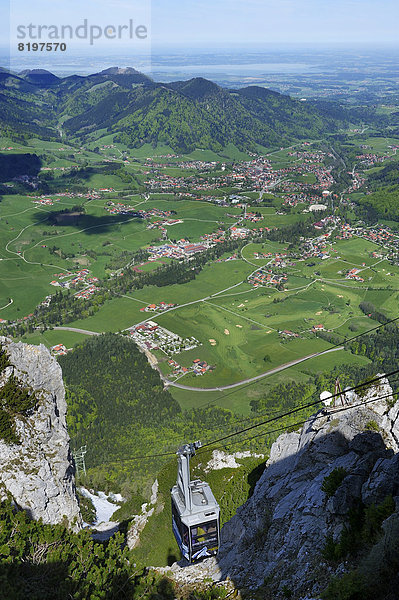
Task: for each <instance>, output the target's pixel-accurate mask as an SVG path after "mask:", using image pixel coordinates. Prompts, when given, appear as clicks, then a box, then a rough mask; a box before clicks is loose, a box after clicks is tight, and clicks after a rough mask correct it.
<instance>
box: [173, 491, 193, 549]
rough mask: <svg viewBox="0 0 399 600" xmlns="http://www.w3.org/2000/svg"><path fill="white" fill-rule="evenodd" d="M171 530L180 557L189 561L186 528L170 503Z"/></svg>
mask: <svg viewBox="0 0 399 600" xmlns="http://www.w3.org/2000/svg"><path fill="white" fill-rule="evenodd" d="M172 529H173V533H174V535H175V538H176V541H177V543H178V545H179V548H180V550H181V553H182V555H183V556H184V557H185V558H187V560H188V559H189V552H190V547H189V546H190V544H189V535H188V527H187V525H185V524H184V523H182V520H181V518H180V516H179V513H178V511H177V508H176V506H175V503H174V502H173V501H172Z"/></svg>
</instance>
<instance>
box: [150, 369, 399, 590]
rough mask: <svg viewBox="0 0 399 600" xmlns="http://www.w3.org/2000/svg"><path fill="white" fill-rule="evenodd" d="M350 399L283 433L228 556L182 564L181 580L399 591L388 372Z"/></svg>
mask: <svg viewBox="0 0 399 600" xmlns="http://www.w3.org/2000/svg"><path fill="white" fill-rule="evenodd" d="M348 402H349V406H348V407H346V408H345V409H343V408H342V407H341V408H339V407H338V408H336V409H333V408H331V409H328V410H327V412H325V413H323V412H318V413H317V414H315V415H313V416H312V417H311V418H310V419H309V420H308V421H307V422H306V423H305V425H304V426H303V428H301V429H300V430H297V431H293V432H291V433H284V434H283V435H281V436H280V437H279V438H278V439H277V441H276V442H275V443H274V444H273V446H272V448H271V452H270V458H269V460H268V461H267V463H266V468H265V470H264V472H263V474H262V475H261V477H260V478H259V480H258V482H257V483H256V486H255V490H254V492H253V495H252V496H251V497H250V499H249V500H248V501H247V502H246V503H245V504H244V505H243V506H241V507H240V508H239V509H238V511H237V513H236V514H235V516H233V518H232V519H231V520H230V521H229V522H228V523H227V524H226V525H225V526H224V527H223V529H222V546H221V549H220V553H219V556H218V558H217V559H207V560H205V561H204V562H202V563H201V564H199V565H197V566H193V567H188V568H181V567H180V566H179V565H177V564H175V565H173V567H172V572H173V576H174V578H175V579H176V580H177V581H179V582H187V581H191V582H192V583H193V582H195V581H197V582H198V581H201V580H203V579H204V578H206V577H208V578H210V579H213V580H214V581H225V580H226V579H227V580H231V581H233V582H234V584H235V586H236V588H237V589H238V590H240V591H241V592H242V593H243V595H244V597H247V596H248V595H249V597H251V598H256V599H265V600H269V599H270V600H271V599H273V600H280V599H281V600H283V599H284V598H291V599H292V600H305V599H310V598H312V599H316V598H317V599H320V598H322V599H323V600H337V599H340V600H369V599H370V600H371V599H373V600H383V599H384V600H388V599H389V600H391V599H394V598H396V597H397V595H396V590H397V583H398V582H397V567H398V560H397V549H398V545H399V513H398V504H397V497H398V491H399V472H398V457H399V454H398V452H399V446H398V442H397V440H398V412H399V404H398V402H396V403H395V401H394V399H393V395H392V390H391V388H390V386H389V384H388V381H387V380H381V382H380V383H379V384H378V385H377V386H375V387H372V388H369V389H367V390H364V391H362V392H361V393H360V394H359V395H356V394H354V393H351V394H350V397H349V394H348ZM166 571H167V570H166V569H165V570H161V572H166Z"/></svg>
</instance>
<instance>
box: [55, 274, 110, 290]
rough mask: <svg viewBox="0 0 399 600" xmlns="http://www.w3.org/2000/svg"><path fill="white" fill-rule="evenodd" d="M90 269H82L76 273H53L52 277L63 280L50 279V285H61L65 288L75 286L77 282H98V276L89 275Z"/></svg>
mask: <svg viewBox="0 0 399 600" xmlns="http://www.w3.org/2000/svg"><path fill="white" fill-rule="evenodd" d="M89 275H90V271H89V269H82V270H81V271H78V272H77V273H55V274H54V277H57V278H58V279H59V280H65V281H57V280H56V279H54V280H53V281H50V285H53V286H54V287H62V288H66V289H70V288H72V287H76V286H77V285H79V284H82V285H84V284H95V283H98V281H99V280H98V277H89Z"/></svg>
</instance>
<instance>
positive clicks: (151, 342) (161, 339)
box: [127, 321, 200, 356]
mask: <svg viewBox="0 0 399 600" xmlns="http://www.w3.org/2000/svg"><path fill="white" fill-rule="evenodd" d="M127 331H128V332H129V335H130V336H131V338H132V339H133V340H134V341H135V342H136V344H137V345H138V346H140V348H142V349H143V350H149V351H151V350H161V351H162V352H163V353H164V354H166V356H171V355H173V354H179V353H180V352H184V351H185V350H193V349H194V348H197V347H198V346H199V345H200V342H199V341H198V340H197V339H196V338H194V337H190V338H185V339H183V338H181V337H180V336H179V335H177V334H176V333H173V332H172V331H169V330H168V329H165V328H163V327H161V326H160V325H158V323H155V322H154V321H145V322H143V323H139V324H138V325H134V326H133V327H130V328H129V329H128V330H127Z"/></svg>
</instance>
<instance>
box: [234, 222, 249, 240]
mask: <svg viewBox="0 0 399 600" xmlns="http://www.w3.org/2000/svg"><path fill="white" fill-rule="evenodd" d="M250 233H251V230H250V229H247V228H246V227H237V225H233V227H230V234H231V237H232V238H233V239H240V240H245V239H246V238H247V237H248V236H249V235H250Z"/></svg>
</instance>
